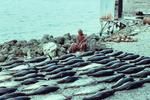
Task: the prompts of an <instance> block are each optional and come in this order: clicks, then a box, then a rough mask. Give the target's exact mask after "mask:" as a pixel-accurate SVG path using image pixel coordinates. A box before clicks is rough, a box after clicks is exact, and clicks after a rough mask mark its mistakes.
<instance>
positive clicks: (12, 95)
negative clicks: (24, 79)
mask: <svg viewBox="0 0 150 100" xmlns="http://www.w3.org/2000/svg"><path fill="white" fill-rule="evenodd" d="M18 96H27V95H26V94H25V93H21V92H14V93H7V94H4V95H3V96H0V100H8V99H9V98H15V97H18Z"/></svg>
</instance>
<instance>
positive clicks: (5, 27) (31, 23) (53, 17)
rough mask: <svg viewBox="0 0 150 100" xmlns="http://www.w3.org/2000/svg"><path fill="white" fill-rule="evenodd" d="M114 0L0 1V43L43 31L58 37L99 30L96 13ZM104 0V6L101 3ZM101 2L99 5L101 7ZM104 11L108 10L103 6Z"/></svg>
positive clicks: (42, 32)
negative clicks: (78, 31)
mask: <svg viewBox="0 0 150 100" xmlns="http://www.w3.org/2000/svg"><path fill="white" fill-rule="evenodd" d="M113 1H114V0H1V1H0V43H2V42H5V41H8V40H12V39H19V40H23V39H25V40H29V39H32V38H36V39H37V38H41V37H42V36H43V35H44V34H51V35H54V36H60V35H63V34H65V33H71V34H76V33H77V30H78V29H79V28H81V29H83V31H84V33H86V34H91V33H98V32H99V31H100V21H99V18H100V15H101V13H102V12H105V11H104V10H103V8H104V7H107V8H109V9H112V8H113V7H112V6H109V5H107V6H105V4H107V3H108V2H109V3H110V5H112V3H111V2H113ZM101 2H104V5H103V4H102V3H101ZM102 5H103V8H102ZM107 10H108V9H107Z"/></svg>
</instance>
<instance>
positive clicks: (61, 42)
mask: <svg viewBox="0 0 150 100" xmlns="http://www.w3.org/2000/svg"><path fill="white" fill-rule="evenodd" d="M55 40H56V43H57V44H61V45H63V44H64V43H65V38H63V37H57V38H55Z"/></svg>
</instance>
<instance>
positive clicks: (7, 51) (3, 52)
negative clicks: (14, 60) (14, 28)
mask: <svg viewBox="0 0 150 100" xmlns="http://www.w3.org/2000/svg"><path fill="white" fill-rule="evenodd" d="M1 53H2V54H8V53H9V48H4V49H2V50H1Z"/></svg>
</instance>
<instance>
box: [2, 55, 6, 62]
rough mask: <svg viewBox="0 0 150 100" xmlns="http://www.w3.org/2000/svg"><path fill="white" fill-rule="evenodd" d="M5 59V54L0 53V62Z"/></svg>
mask: <svg viewBox="0 0 150 100" xmlns="http://www.w3.org/2000/svg"><path fill="white" fill-rule="evenodd" d="M6 59H7V56H5V55H2V54H0V62H4V61H5V60H6Z"/></svg>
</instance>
